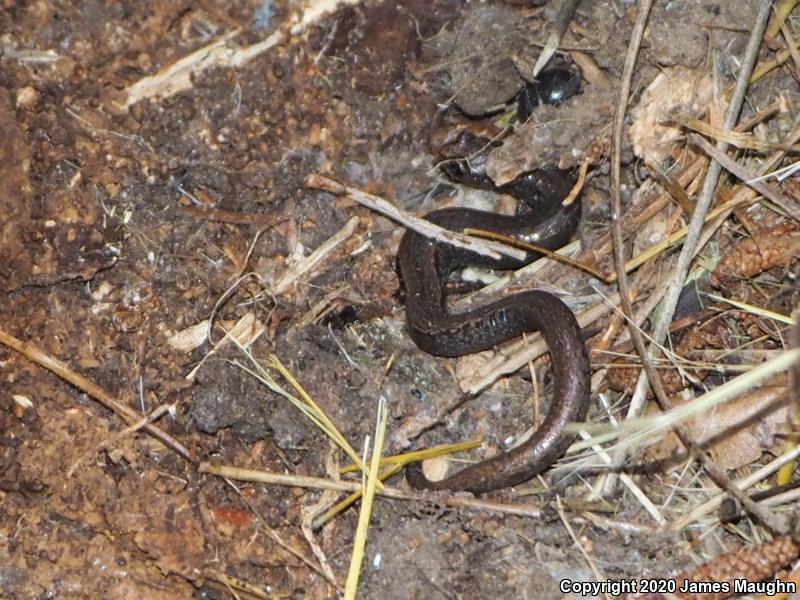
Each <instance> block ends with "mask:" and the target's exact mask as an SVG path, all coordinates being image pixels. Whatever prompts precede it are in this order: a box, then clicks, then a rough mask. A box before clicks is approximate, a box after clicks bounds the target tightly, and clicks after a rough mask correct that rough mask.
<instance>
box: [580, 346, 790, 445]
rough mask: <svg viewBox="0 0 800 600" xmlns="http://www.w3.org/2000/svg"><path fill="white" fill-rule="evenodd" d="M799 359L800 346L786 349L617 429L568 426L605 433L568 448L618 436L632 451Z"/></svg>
mask: <svg viewBox="0 0 800 600" xmlns="http://www.w3.org/2000/svg"><path fill="white" fill-rule="evenodd" d="M798 360H800V348H795V349H792V350H789V351H787V352H783V353H782V354H780V355H779V356H777V357H775V358H773V359H772V360H769V361H767V362H765V363H762V364H760V365H758V366H757V367H753V368H752V369H750V370H749V371H748V372H747V373H744V374H742V375H739V376H738V377H736V378H735V379H732V380H730V381H728V382H727V383H725V384H723V385H721V386H719V387H717V388H714V389H713V390H711V391H710V392H708V393H707V394H704V395H702V396H700V397H699V398H696V399H695V400H693V401H691V402H688V403H686V404H683V405H681V406H677V407H675V408H673V409H671V410H669V411H668V412H664V413H661V414H658V415H653V416H648V417H637V418H631V419H628V420H626V421H625V422H624V423H622V424H621V425H620V426H619V427H618V428H614V429H612V430H610V431H609V426H608V425H590V424H586V425H581V426H580V427H576V426H568V429H573V430H575V429H585V430H588V431H590V432H603V433H600V435H596V436H594V437H592V438H591V439H589V440H587V441H584V442H577V443H575V444H573V445H572V447H571V448H570V450H569V451H570V452H578V451H580V450H584V449H586V448H589V447H590V446H592V445H593V444H597V443H602V442H608V441H611V440H614V439H617V438H622V440H621V441H620V442H619V444H618V446H619V447H620V448H624V449H625V450H626V451H632V450H633V449H635V448H638V447H640V446H641V445H643V444H645V443H647V442H648V440H650V439H653V438H654V437H656V436H658V437H660V435H661V433H662V432H663V431H665V430H667V429H670V428H672V427H674V426H676V425H678V424H680V423H683V422H684V421H687V420H689V419H691V418H693V417H697V416H698V415H700V414H703V413H706V412H707V411H709V410H711V409H712V408H713V407H715V406H717V405H718V404H721V403H723V402H727V401H728V400H731V399H733V398H735V397H736V396H738V395H739V394H741V393H742V392H744V391H745V390H747V389H749V388H750V387H751V386H754V385H756V384H758V383H759V382H761V381H762V380H764V379H766V378H767V377H770V376H771V375H774V374H777V373H781V372H783V371H785V370H787V369H789V368H790V367H791V366H792V365H793V364H794V363H795V362H797V361H798Z"/></svg>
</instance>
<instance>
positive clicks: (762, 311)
mask: <svg viewBox="0 0 800 600" xmlns="http://www.w3.org/2000/svg"><path fill="white" fill-rule="evenodd" d="M704 295H705V296H706V297H708V298H711V299H712V300H716V301H717V302H724V303H725V304H730V305H731V306H735V307H736V308H741V309H742V310H744V311H746V312H748V313H750V314H751V315H757V316H759V317H764V318H766V319H772V320H773V321H778V322H779V323H784V324H786V325H794V324H795V320H794V319H792V317H787V316H786V315H782V314H780V313H776V312H773V311H771V310H767V309H766V308H759V307H758V306H753V305H752V304H747V303H745V302H739V301H738V300H732V299H731V298H725V297H723V296H717V295H716V294H709V293H706V294H704Z"/></svg>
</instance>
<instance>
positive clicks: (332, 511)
mask: <svg viewBox="0 0 800 600" xmlns="http://www.w3.org/2000/svg"><path fill="white" fill-rule="evenodd" d="M381 462H384V461H381ZM404 466H405V465H404V464H397V465H392V466H391V467H389V468H388V469H385V470H384V471H382V472H381V473H380V475H378V480H379V481H381V482H384V481H386V480H387V479H389V478H390V477H393V476H394V475H397V474H398V473H399V472H400V471H402V470H403V467H404ZM363 495H364V490H357V491H355V492H353V493H352V494H350V495H349V496H347V498H345V499H344V500H342V501H341V502H337V503H336V504H334V505H333V506H331V507H330V508H329V509H328V510H326V511H325V512H324V513H322V514H319V515H317V516H316V517H314V520H313V521H312V523H311V527H312V529H319V528H320V527H322V526H323V525H324V524H325V523H327V522H328V521H330V520H331V519H332V518H334V517H335V516H336V515H338V514H340V513H342V512H344V511H345V510H347V509H348V508H350V507H351V506H352V505H353V504H355V503H356V502H358V501H359V500H360V499H361V497H362V496H363Z"/></svg>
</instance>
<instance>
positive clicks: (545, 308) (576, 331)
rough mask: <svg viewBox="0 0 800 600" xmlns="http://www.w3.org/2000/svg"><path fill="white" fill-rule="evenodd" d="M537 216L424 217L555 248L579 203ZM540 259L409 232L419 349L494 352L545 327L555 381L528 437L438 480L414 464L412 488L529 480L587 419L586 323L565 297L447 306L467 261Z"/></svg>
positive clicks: (503, 264) (408, 268) (461, 213)
mask: <svg viewBox="0 0 800 600" xmlns="http://www.w3.org/2000/svg"><path fill="white" fill-rule="evenodd" d="M535 214H536V213H528V214H523V215H518V216H514V217H509V216H503V215H497V214H494V213H487V212H483V211H477V210H468V209H444V210H439V211H434V212H433V213H430V214H429V215H427V217H426V218H427V219H428V220H430V221H433V222H434V223H437V224H439V225H442V226H444V227H447V228H448V229H453V230H460V229H463V228H464V227H476V228H481V229H487V230H490V231H498V232H502V233H505V234H506V235H516V236H518V237H524V238H528V239H530V238H535V239H538V241H537V243H538V244H540V245H542V246H546V247H549V248H554V247H559V246H561V245H563V243H565V242H566V241H567V240H568V239H569V237H570V235H571V233H572V232H573V231H574V229H575V224H576V223H577V220H578V217H579V216H580V205H579V204H577V203H576V204H573V205H572V206H571V207H568V208H566V209H564V208H563V207H562V208H561V209H560V210H558V211H556V212H555V213H554V214H552V215H550V216H549V217H546V218H544V219H543V220H542V219H541V218H537V217H536V216H534V215H535ZM535 258H536V256H535V255H533V254H532V255H531V256H530V257H529V260H527V261H524V262H519V261H514V260H512V259H502V260H498V261H492V260H490V259H487V258H486V257H481V256H479V255H476V254H473V253H471V252H467V251H464V250H461V249H457V248H453V247H452V246H449V245H445V244H441V243H437V242H434V241H431V240H430V239H428V238H425V237H423V236H421V235H419V234H418V233H415V232H413V231H408V232H406V234H405V236H404V237H403V240H402V241H401V243H400V250H399V252H398V255H397V262H398V266H399V269H400V273H401V276H402V278H403V282H404V284H405V288H406V296H407V300H406V318H407V320H408V327H409V331H410V334H411V338H412V339H413V340H414V342H415V343H416V344H417V345H418V346H419V347H420V348H421V349H423V350H425V351H426V352H429V353H431V354H435V355H438V356H451V357H454V356H461V355H464V354H472V353H474V352H480V351H482V350H488V349H489V348H492V347H494V346H495V345H497V344H500V343H502V342H504V341H506V340H509V339H512V338H515V337H518V336H520V335H522V333H523V332H532V331H539V332H540V333H541V334H542V336H543V337H544V339H545V341H546V342H547V346H548V348H549V350H550V359H551V364H552V368H553V379H554V393H553V396H554V397H553V401H552V403H551V406H550V410H549V411H548V413H547V416H546V417H545V419H544V421H543V422H542V425H541V427H539V429H538V430H537V431H536V433H535V434H534V435H533V436H532V437H531V438H530V439H529V440H528V441H527V442H525V443H524V444H522V445H520V446H518V447H517V448H514V449H513V450H511V451H509V452H506V453H503V454H500V455H498V456H495V457H493V458H491V459H489V460H486V461H484V462H482V463H479V464H476V465H473V466H471V467H467V468H466V469H463V470H461V471H459V472H458V473H456V474H455V475H452V476H451V477H448V478H447V479H444V480H442V481H437V482H433V481H430V480H428V479H427V478H426V477H425V475H424V474H423V473H422V470H421V468H420V467H419V464H418V463H414V464H412V465H409V467H408V469H407V471H406V473H407V475H406V476H407V478H408V481H409V483H410V484H411V485H412V486H413V487H415V488H418V489H433V490H438V489H449V490H467V491H470V492H475V493H482V492H489V491H492V490H496V489H500V488H505V487H509V486H512V485H516V484H518V483H522V482H524V481H527V480H528V479H530V478H531V477H533V476H535V475H537V474H539V473H542V472H543V471H545V470H546V469H547V468H549V467H550V465H552V464H553V462H555V461H556V460H557V459H558V458H559V457H560V456H561V455H562V454H563V453H564V452H565V451H566V449H567V447H568V446H569V445H570V444H571V443H572V441H573V439H574V435H565V434H564V433H562V430H563V428H564V426H565V425H566V424H567V423H569V422H573V421H582V420H583V419H584V418H585V417H586V411H587V410H588V407H589V389H590V379H589V376H590V371H589V357H588V354H587V351H586V346H585V345H584V343H583V336H582V334H581V329H580V326H579V325H578V322H577V320H576V319H575V316H574V315H573V314H572V312H571V311H570V310H569V308H567V306H566V305H565V304H564V303H563V302H562V301H561V300H560V299H558V298H557V297H556V296H553V295H552V294H549V293H547V292H543V291H538V290H536V291H529V292H523V293H520V294H514V295H512V296H509V297H507V298H503V299H501V300H498V301H497V302H493V303H491V304H487V305H485V306H481V307H478V308H476V309H474V310H471V311H469V312H466V313H458V314H450V313H448V311H447V308H446V299H445V294H446V285H447V280H448V278H449V276H450V273H451V272H453V271H454V270H456V269H459V268H463V267H465V266H466V265H468V264H472V265H481V266H486V267H495V268H503V269H508V268H516V267H519V266H522V264H524V263H525V262H530V261H531V260H533V259H535Z"/></svg>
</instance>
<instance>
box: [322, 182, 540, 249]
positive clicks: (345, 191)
mask: <svg viewBox="0 0 800 600" xmlns="http://www.w3.org/2000/svg"><path fill="white" fill-rule="evenodd" d="M306 186H308V187H310V188H314V189H318V190H323V191H325V192H328V193H329V194H335V195H339V196H343V195H347V196H348V197H349V198H350V199H352V200H353V201H355V202H358V203H359V204H361V205H362V206H366V207H367V208H371V209H372V210H374V211H376V212H379V213H381V214H382V215H383V216H385V217H389V218H390V219H392V220H393V221H397V222H398V223H400V224H401V225H404V226H405V227H408V228H409V229H413V230H414V231H416V232H417V233H419V234H422V235H424V236H426V237H430V238H432V239H435V240H437V241H440V242H444V243H445V244H451V245H453V246H455V247H457V248H464V249H465V250H469V251H470V252H475V253H476V254H480V255H482V256H488V257H489V258H499V257H500V255H503V256H510V257H511V258H515V259H517V260H525V258H526V257H527V256H528V253H527V252H524V251H522V250H517V249H516V248H511V247H509V246H506V245H504V244H498V243H497V242H490V241H486V240H482V239H480V238H475V237H471V236H467V235H463V234H461V233H457V232H455V231H449V230H448V229H445V228H443V227H439V226H438V225H434V224H433V223H431V222H430V221H426V220H425V219H421V218H419V217H415V216H413V215H410V214H408V213H406V212H405V211H401V210H400V209H399V208H397V207H396V206H395V205H394V204H392V203H391V202H389V201H388V200H386V199H385V198H381V197H380V196H375V195H373V194H368V193H367V192H364V191H362V190H359V189H358V188H354V187H350V186H348V185H343V184H341V183H339V182H338V181H335V180H333V179H330V178H328V177H323V176H322V175H316V174H312V175H309V176H308V177H306Z"/></svg>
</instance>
